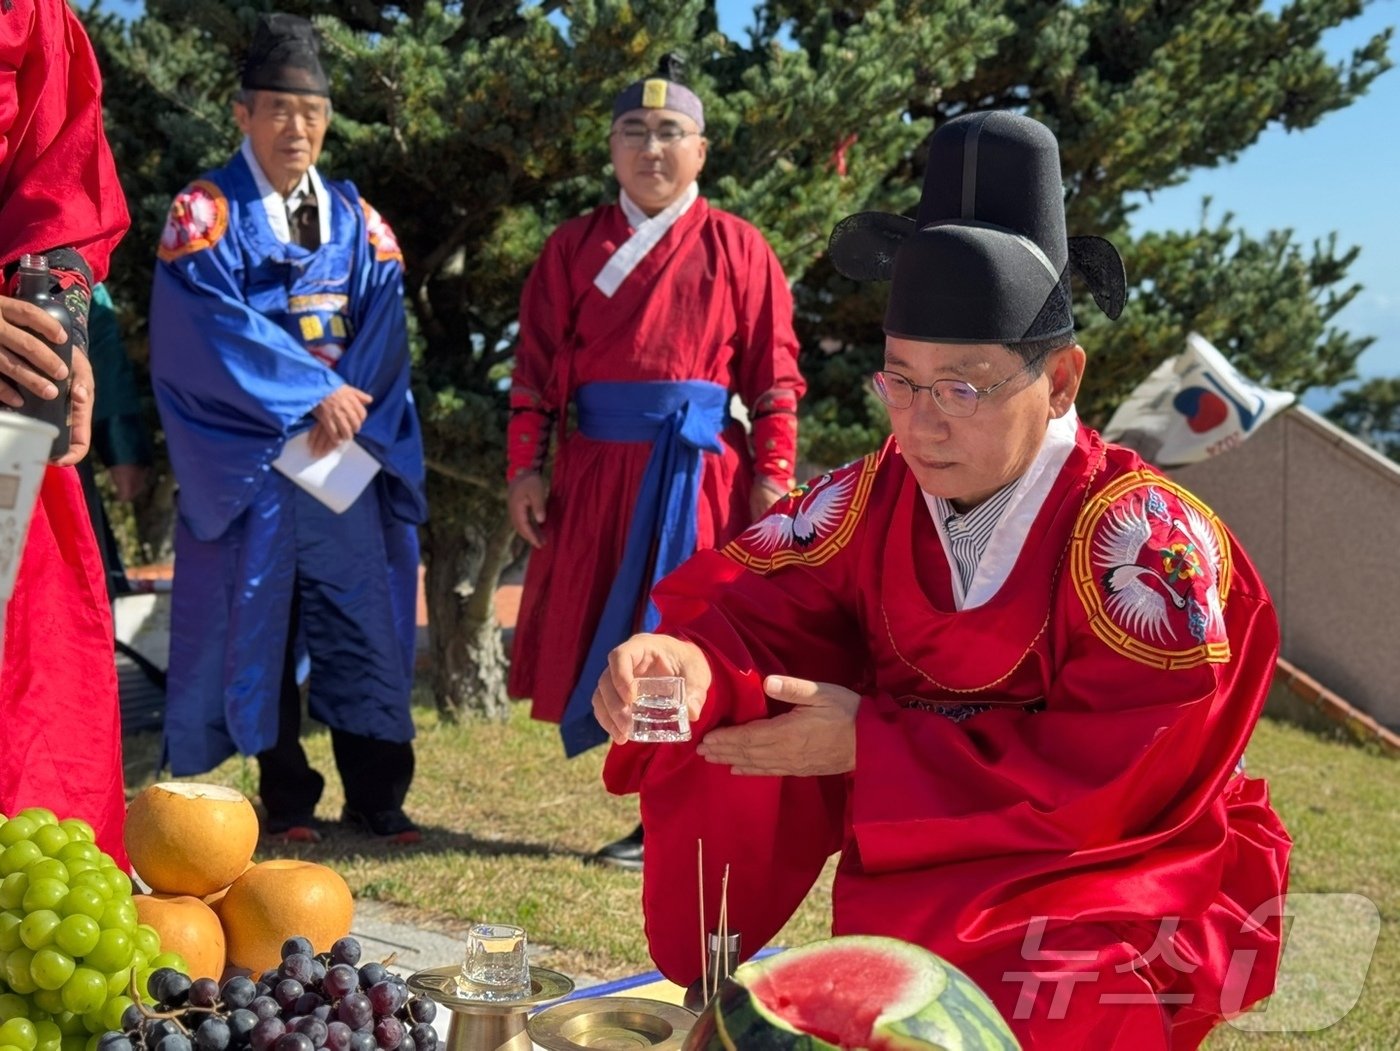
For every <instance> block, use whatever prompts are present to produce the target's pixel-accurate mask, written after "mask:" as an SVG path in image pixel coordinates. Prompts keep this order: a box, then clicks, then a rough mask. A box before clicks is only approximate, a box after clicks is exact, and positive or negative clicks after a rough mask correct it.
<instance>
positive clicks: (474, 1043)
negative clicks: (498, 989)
mask: <svg viewBox="0 0 1400 1051" xmlns="http://www.w3.org/2000/svg"><path fill="white" fill-rule="evenodd" d="M461 975H462V972H461V968H459V967H430V968H428V969H427V970H424V971H419V972H418V973H417V974H414V975H412V976H410V977H409V979H408V987H409V989H411V990H412V991H413V992H415V993H417V994H419V995H420V996H426V997H428V998H429V999H430V1000H432V1001H434V1002H435V1003H436V1004H437V1005H438V1006H439V1007H443V1008H445V1009H447V1010H448V1011H451V1012H452V1020H451V1021H450V1022H449V1023H448V1027H447V1049H446V1051H532V1045H531V1042H530V1036H529V1034H528V1033H527V1032H526V1031H525V1018H526V1015H528V1014H529V1013H530V1012H531V1011H532V1010H534V1009H535V1008H537V1007H539V1006H540V1005H541V1004H545V1003H548V1002H549V1001H550V1000H557V999H559V998H560V997H561V996H567V995H568V994H569V993H571V992H573V989H574V982H573V979H572V978H568V977H566V976H565V975H562V974H560V973H559V972H558V971H550V970H546V969H545V968H543V967H531V968H530V989H529V991H528V992H526V993H522V994H521V995H520V996H519V997H516V998H514V999H509V1000H495V999H492V1000H488V999H484V998H483V997H482V996H479V995H473V993H474V992H476V990H474V989H473V987H472V985H471V983H470V982H466V981H464V980H463V979H462V976H461ZM482 992H483V993H485V992H486V990H482Z"/></svg>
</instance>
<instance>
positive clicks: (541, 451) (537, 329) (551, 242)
mask: <svg viewBox="0 0 1400 1051" xmlns="http://www.w3.org/2000/svg"><path fill="white" fill-rule="evenodd" d="M565 255H566V252H565V248H564V243H563V238H562V237H561V236H560V234H559V232H557V231H556V232H555V233H554V234H551V235H550V237H549V239H548V240H546V241H545V243H544V248H543V250H541V252H540V258H539V259H538V260H537V261H536V262H535V265H534V268H533V269H531V271H530V276H529V277H528V278H526V280H525V288H524V290H523V291H522V292H521V294H520V339H519V342H518V343H517V344H516V347H515V368H514V369H513V370H512V372H511V376H510V408H511V413H510V421H509V423H507V425H506V481H507V482H510V481H513V480H514V479H515V478H516V476H518V475H520V474H521V473H523V472H525V471H530V470H538V469H539V468H540V467H542V466H543V464H544V460H545V457H546V455H547V454H548V452H549V432H550V428H551V425H552V424H553V423H554V421H555V420H556V419H557V417H558V413H559V405H558V403H557V401H556V399H557V398H558V390H559V383H558V380H557V377H556V376H555V369H556V367H557V366H558V365H559V364H560V361H559V358H560V355H561V354H562V353H564V351H565V350H566V348H567V344H568V341H569V340H570V339H572V338H573V333H572V331H571V326H572V317H571V314H572V304H573V290H572V289H571V288H570V286H569V269H568V265H567V259H566V258H565Z"/></svg>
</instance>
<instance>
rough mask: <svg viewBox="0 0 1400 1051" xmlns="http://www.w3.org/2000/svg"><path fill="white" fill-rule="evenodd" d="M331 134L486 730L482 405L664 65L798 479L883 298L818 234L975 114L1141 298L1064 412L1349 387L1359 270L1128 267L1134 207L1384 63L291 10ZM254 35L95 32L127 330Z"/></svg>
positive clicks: (1237, 24) (99, 21)
mask: <svg viewBox="0 0 1400 1051" xmlns="http://www.w3.org/2000/svg"><path fill="white" fill-rule="evenodd" d="M278 7H279V9H282V10H288V11H293V12H295V13H298V14H304V15H307V16H309V17H312V18H314V19H315V20H316V22H317V25H318V27H319V28H320V29H321V31H322V33H323V35H324V37H325V41H326V45H325V47H324V49H323V54H324V58H325V61H326V64H327V66H328V69H329V70H330V72H331V75H332V83H333V89H332V90H333V97H334V103H335V109H336V118H335V121H334V123H333V125H332V128H331V133H330V137H329V139H328V142H327V148H326V153H325V155H324V156H323V158H322V161H321V165H322V167H323V168H325V169H326V170H327V171H330V172H332V173H334V174H336V175H339V176H348V177H350V178H352V179H354V180H355V181H356V182H357V184H358V185H359V187H360V189H361V192H362V193H363V194H364V196H365V197H366V198H367V199H368V200H370V201H371V202H373V203H374V204H375V205H376V207H378V208H379V210H380V211H381V212H382V213H383V214H384V215H385V217H386V218H387V219H388V220H389V222H390V223H391V225H393V227H394V228H395V231H396V232H397V234H398V237H399V240H400V243H401V244H402V246H403V248H404V252H405V257H406V261H407V297H408V303H409V307H410V313H411V321H412V323H413V326H414V331H415V337H416V354H417V359H416V360H417V376H416V383H415V389H416V394H417V397H418V404H419V408H420V412H421V414H422V417H423V422H424V425H425V435H426V441H427V450H428V459H429V463H430V470H429V489H428V495H429V501H430V505H431V514H432V517H431V520H430V522H429V524H428V526H427V527H426V529H425V530H424V540H425V543H424V550H425V552H426V555H427V559H428V596H429V616H430V621H431V625H432V631H433V642H432V647H433V652H432V657H433V660H432V669H433V672H432V674H433V688H434V692H435V695H436V697H437V699H438V703H439V705H440V707H441V708H442V709H443V710H444V711H445V712H448V713H454V712H458V711H463V710H472V711H480V712H489V713H500V712H501V711H502V710H503V704H504V689H503V684H504V655H503V653H502V650H501V646H500V642H499V638H498V633H497V631H496V625H495V619H494V609H493V604H492V597H493V593H494V590H495V585H496V581H497V579H498V576H499V573H500V571H501V569H502V567H503V566H505V565H507V564H508V563H509V562H510V561H511V560H512V559H513V558H514V557H515V556H516V554H517V550H516V546H515V543H514V541H513V539H512V535H511V532H510V530H509V527H508V526H507V525H506V523H505V520H504V514H503V497H504V491H505V486H504V482H503V474H504V470H503V461H504V456H503V434H504V420H505V403H504V384H505V380H506V377H507V376H508V374H509V367H510V360H511V354H512V349H513V341H514V338H515V332H516V323H515V322H516V313H517V309H518V302H519V293H520V288H521V285H522V283H523V280H524V277H525V275H526V273H527V272H528V269H529V267H530V265H531V263H532V261H533V260H534V258H535V257H536V255H537V253H538V251H539V248H540V245H541V244H542V242H543V240H544V238H545V236H546V235H547V234H548V233H549V231H550V230H551V229H553V228H554V226H556V225H557V224H558V223H559V222H561V221H563V220H564V219H567V218H569V217H571V216H574V215H577V214H579V213H580V212H582V211H585V210H586V209H588V208H591V207H593V206H595V205H597V204H598V203H600V202H603V201H605V200H608V199H610V198H611V197H612V196H613V194H614V193H615V190H614V188H613V185H612V181H611V179H610V175H609V172H608V170H607V164H608V150H607V144H606V134H607V130H608V118H609V102H610V100H611V98H612V96H613V95H614V93H615V92H616V91H618V90H619V89H620V88H621V87H623V86H624V85H625V84H627V83H628V82H630V81H631V80H633V79H635V78H636V77H638V76H640V75H642V74H645V73H648V72H650V71H651V70H652V69H653V68H655V65H656V62H657V59H658V58H659V56H661V55H662V54H664V53H666V52H668V51H673V50H677V51H681V52H683V53H684V54H686V55H687V56H688V58H689V69H690V71H691V77H690V79H691V81H692V84H693V86H694V87H695V88H696V90H697V91H698V92H699V93H700V94H701V95H702V96H703V97H704V98H705V99H706V124H707V128H706V132H707V135H708V136H709V138H710V140H711V143H712V146H711V150H710V160H709V163H708V165H707V168H706V171H705V173H704V177H703V186H702V188H703V190H704V192H705V193H706V195H707V196H708V197H709V198H710V199H711V200H712V201H713V202H714V204H716V205H717V206H718V207H721V208H725V209H728V210H731V211H734V212H736V213H737V214H739V215H742V216H744V217H745V218H747V219H749V220H750V221H752V222H754V223H755V224H756V225H757V226H758V227H759V228H760V229H762V230H763V231H764V233H765V234H766V235H767V236H768V238H769V240H770V242H771V243H772V244H773V246H774V248H775V250H776V251H777V253H778V255H779V257H780V259H781V260H782V261H783V263H784V266H785V267H786V269H787V272H788V274H789V277H790V278H791V279H792V280H793V281H794V282H796V294H797V301H798V308H799V332H800V334H801V336H802V338H803V343H804V359H803V366H804V369H805V370H806V372H807V374H808V376H809V379H810V380H811V382H812V393H811V394H810V395H809V399H808V401H807V403H806V405H805V407H804V423H803V427H804V445H805V449H806V454H807V456H808V457H809V458H810V459H812V460H814V461H816V462H824V463H835V462H839V461H841V460H843V459H846V458H849V457H850V456H852V455H855V454H857V453H860V452H863V451H865V450H867V449H869V448H870V447H871V446H872V445H873V444H874V442H875V441H876V440H878V437H879V434H880V432H881V430H882V426H881V423H880V414H879V412H878V410H877V406H875V404H874V403H873V402H872V401H871V400H870V398H869V397H868V396H867V395H865V394H864V393H863V391H864V384H863V377H864V375H865V374H866V373H867V372H868V371H869V370H870V369H871V368H873V367H874V364H873V362H874V360H875V358H876V356H877V355H878V351H879V347H880V342H881V336H880V327H879V319H880V315H881V312H882V310H883V296H884V289H883V288H880V287H863V288H860V287H856V286H854V285H852V284H851V283H850V282H847V281H845V280H844V279H841V278H839V277H837V276H836V275H835V274H834V273H833V272H832V271H831V270H830V268H829V266H828V265H827V264H826V262H825V261H824V259H823V257H822V249H823V247H824V245H825V242H826V238H827V236H828V234H829V232H830V229H831V226H832V224H833V223H834V222H835V221H836V220H837V219H839V218H840V217H842V216H844V215H846V214H848V213H851V212H855V211H859V210H862V209H867V208H879V209H884V210H903V209H908V208H910V207H911V206H912V205H913V203H914V202H915V200H916V199H917V195H918V187H919V181H920V177H921V163H922V155H923V151H922V144H923V143H924V141H925V139H926V138H927V135H928V134H929V132H930V131H931V129H932V128H933V127H934V126H935V125H936V123H937V122H939V121H941V120H943V119H946V118H948V117H951V116H954V115H956V114H958V113H960V112H964V111H966V110H968V109H974V108H983V107H987V106H1004V107H1013V108H1016V109H1019V110H1022V111H1025V112H1028V113H1029V114H1031V115H1032V116H1035V117H1037V118H1039V119H1041V120H1044V121H1046V122H1047V123H1048V124H1049V125H1050V126H1051V127H1053V128H1054V129H1055V130H1056V132H1057V133H1058V134H1059V135H1060V138H1061V142H1062V147H1063V154H1064V167H1065V178H1066V186H1067V190H1068V198H1067V202H1068V211H1069V217H1070V228H1071V233H1083V232H1093V233H1100V234H1105V235H1108V236H1114V237H1115V239H1116V240H1117V241H1118V243H1119V244H1120V246H1121V247H1122V248H1123V249H1124V250H1125V256H1126V257H1127V262H1128V269H1129V275H1130V281H1131V282H1133V284H1134V295H1133V298H1132V302H1131V305H1130V307H1129V310H1128V312H1127V314H1126V315H1125V317H1124V319H1123V320H1122V321H1120V322H1119V323H1118V324H1117V325H1114V326H1110V325H1103V324H1100V323H1098V322H1096V321H1094V320H1093V315H1092V313H1091V312H1090V311H1085V312H1083V319H1084V322H1085V324H1084V326H1083V333H1084V341H1085V343H1086V345H1087V346H1089V347H1090V350H1091V354H1092V355H1093V364H1092V366H1091V372H1090V378H1091V383H1090V386H1089V388H1088V389H1087V390H1086V391H1085V401H1084V409H1085V412H1086V414H1087V415H1089V416H1090V418H1091V419H1092V418H1095V417H1101V416H1102V415H1103V413H1104V412H1105V411H1106V409H1107V408H1108V407H1110V406H1111V404H1112V402H1113V401H1114V399H1116V398H1117V397H1118V396H1120V395H1121V394H1122V392H1123V391H1124V390H1125V389H1126V388H1127V387H1128V386H1130V385H1131V383H1132V382H1133V381H1135V380H1136V379H1137V378H1139V377H1140V376H1141V375H1143V374H1145V373H1146V372H1147V371H1148V369H1149V368H1150V366H1151V365H1152V364H1153V363H1155V362H1156V361H1157V360H1160V359H1161V358H1163V357H1165V356H1167V355H1168V354H1170V353H1174V352H1175V351H1176V350H1177V349H1178V348H1179V346H1180V343H1181V339H1182V338H1183V337H1184V334H1185V332H1186V331H1187V330H1188V329H1189V328H1196V329H1198V330H1199V331H1201V332H1202V333H1203V334H1204V335H1206V336H1207V337H1208V338H1210V339H1211V340H1212V341H1213V342H1215V343H1216V345H1217V346H1220V347H1222V348H1223V349H1225V350H1226V351H1227V352H1229V353H1231V354H1232V355H1233V356H1234V357H1235V359H1236V360H1237V361H1238V362H1239V363H1240V364H1241V365H1242V366H1243V367H1244V368H1245V370H1246V371H1248V372H1250V373H1251V374H1253V375H1256V376H1258V377H1260V378H1266V379H1269V380H1270V381H1271V382H1274V383H1275V385H1280V386H1286V387H1289V388H1290V389H1294V390H1301V389H1304V388H1306V387H1307V386H1310V385H1315V384H1319V383H1331V382H1335V381H1336V380H1338V379H1340V378H1342V377H1344V376H1346V375H1347V374H1349V370H1350V369H1351V365H1352V362H1353V361H1354V360H1355V358H1356V356H1357V354H1359V353H1360V351H1361V350H1362V349H1363V348H1364V346H1365V345H1366V342H1367V341H1366V340H1364V339H1357V338H1353V337H1351V336H1349V335H1347V334H1346V333H1343V332H1339V331H1337V330H1335V328H1332V327H1329V324H1330V322H1331V319H1332V317H1333V315H1334V314H1335V313H1336V311H1337V310H1338V309H1340V307H1341V306H1342V305H1344V304H1345V302H1346V301H1347V299H1348V298H1349V297H1350V296H1351V295H1353V294H1354V289H1352V288H1349V287H1348V286H1347V285H1346V283H1345V274H1346V269H1347V266H1348V264H1349V263H1350V262H1351V260H1352V258H1354V252H1345V251H1344V252H1339V251H1338V249H1337V247H1336V246H1335V244H1324V245H1317V246H1314V247H1313V248H1312V250H1311V251H1310V252H1308V251H1305V250H1303V249H1301V248H1299V247H1298V246H1296V245H1295V244H1293V243H1292V239H1291V237H1290V235H1289V234H1288V233H1287V232H1278V233H1276V234H1270V235H1268V236H1266V237H1265V238H1263V239H1261V240H1256V239H1252V238H1249V237H1247V236H1245V235H1244V234H1243V233H1241V232H1239V231H1238V230H1236V229H1235V228H1234V227H1233V226H1232V225H1231V220H1230V218H1229V217H1228V216H1227V217H1224V218H1222V219H1221V220H1220V221H1219V222H1216V223H1213V224H1207V223H1206V222H1205V221H1203V223H1202V227H1201V229H1200V230H1196V231H1187V232H1183V233H1179V234H1170V235H1155V236H1150V237H1144V238H1142V239H1141V240H1140V241H1138V242H1136V243H1132V242H1130V241H1129V240H1128V239H1127V238H1126V236H1124V231H1125V229H1126V223H1127V219H1128V216H1129V214H1130V204H1129V195H1130V194H1131V193H1133V192H1135V191H1143V190H1146V191H1151V190H1155V189H1160V188H1162V187H1166V186H1171V185H1174V184H1177V183H1179V182H1181V181H1183V180H1184V179H1185V178H1186V177H1187V175H1188V174H1189V172H1190V171H1191V170H1192V169H1194V168H1198V167H1202V166H1210V165H1214V164H1219V163H1224V162H1227V161H1228V160H1230V159H1231V158H1233V157H1234V156H1236V155H1237V154H1238V153H1239V152H1240V151H1241V150H1242V149H1244V148H1245V147H1247V146H1248V145H1249V144H1250V143H1251V142H1253V141H1254V140H1255V139H1256V138H1257V137H1258V135H1259V134H1260V132H1261V131H1262V130H1264V129H1265V128H1266V127H1268V126H1270V125H1278V124H1281V125H1282V126H1284V127H1287V128H1289V129H1292V130H1301V129H1304V128H1306V127H1308V126H1310V125H1312V124H1314V123H1315V122H1316V121H1317V120H1318V119H1319V118H1320V117H1321V116H1323V115H1324V114H1325V113H1327V112H1329V111H1331V110H1334V109H1337V108H1339V107H1341V106H1345V105H1347V104H1348V103H1349V102H1351V101H1352V100H1354V99H1355V98H1356V97H1357V96H1358V95H1359V94H1361V93H1362V92H1364V91H1365V89H1366V86H1367V85H1368V84H1369V83H1370V81H1371V80H1372V79H1373V78H1374V77H1375V76H1377V75H1378V74H1379V73H1381V72H1382V71H1383V70H1384V69H1385V68H1386V67H1387V66H1388V59H1387V58H1386V45H1387V36H1381V37H1377V38H1376V39H1375V40H1373V41H1371V42H1370V43H1369V44H1368V45H1367V46H1366V47H1365V48H1363V49H1361V50H1359V51H1358V52H1357V53H1356V54H1355V55H1354V56H1353V57H1352V58H1351V59H1350V60H1349V61H1348V62H1346V63H1344V64H1342V65H1341V66H1340V67H1337V68H1334V67H1332V66H1330V65H1329V64H1328V62H1327V60H1326V58H1325V56H1324V54H1323V53H1322V51H1321V50H1320V48H1319V47H1318V40H1319V37H1320V35H1321V34H1322V32H1323V31H1324V30H1326V29H1327V28H1329V27H1331V26H1334V25H1337V24H1339V23H1341V22H1343V21H1345V20H1346V19H1348V18H1351V17H1354V16H1355V15H1356V14H1357V13H1358V12H1359V10H1360V8H1361V3H1360V0H1295V2H1293V3H1291V4H1288V5H1286V6H1284V7H1283V8H1282V9H1279V10H1276V11H1275V10H1266V9H1265V7H1264V5H1263V4H1261V3H1259V2H1257V0H1254V2H1251V0H1165V2H1164V0H1154V2H1147V0H1131V2H1123V0H1113V2H1110V0H1087V2H1085V0H1076V2H1032V0H1002V2H1000V3H997V2H990V3H982V2H973V0H943V2H938V3H929V2H923V3H920V2H912V0H873V2H869V0H859V2H850V3H846V4H842V5H831V4H828V3H824V2H823V3H816V2H769V3H764V4H760V5H759V6H758V7H757V8H756V12H755V16H756V29H755V31H754V32H753V33H752V34H751V36H750V38H749V39H748V40H746V41H738V40H731V39H728V38H726V37H725V36H724V35H723V34H721V33H720V32H719V31H718V29H717V22H716V16H715V10H714V5H713V3H707V2H703V0H678V2H673V3H659V2H658V3H650V2H642V0H637V2H635V3H627V2H618V0H579V2H573V3H563V2H558V0H545V2H544V3H518V2H505V0H475V2H468V3H446V4H444V3H440V2H422V0H408V2H401V3H396V4H378V3H372V2H369V0H350V2H337V3H329V2H324V0H323V2H307V0H287V2H285V3H280V4H278ZM256 11H257V8H255V7H254V6H251V5H247V4H242V3H237V2H234V0H200V2H195V0H149V2H148V3H147V5H146V9H145V13H144V15H143V17H142V18H140V19H139V20H137V21H136V22H135V23H133V24H132V25H130V26H123V25H122V24H121V23H120V22H119V21H118V20H116V19H115V18H113V17H112V16H109V15H103V14H101V13H100V12H95V13H91V14H90V15H89V16H88V22H89V27H90V31H91V33H92V35H93V37H94V41H95V43H96V44H97V46H98V49H99V55H100V58H101V61H102V63H103V66H104V70H105V73H106V77H107V109H108V127H109V134H110V137H111V138H112V141H113V147H114V150H115V151H116V153H117V156H118V160H119V163H120V164H121V166H122V170H123V178H124V182H125V185H126V189H127V193H128V196H129V198H130V199H131V201H132V204H133V210H134V212H135V218H136V227H135V231H134V232H133V234H132V235H131V236H130V237H129V238H128V240H127V242H126V244H125V245H124V247H123V249H122V252H121V254H120V257H119V260H118V268H117V270H116V278H115V282H116V284H117V285H118V289H119V293H123V294H124V295H125V296H126V298H127V299H128V301H129V302H131V303H141V304H144V302H145V299H146V296H145V289H146V288H147V287H149V285H148V282H149V275H150V268H151V246H152V245H154V244H155V242H156V237H157V236H158V232H159V229H160V226H161V223H162V222H163V218H164V213H165V208H166V206H167V204H168V201H169V199H170V197H171V196H172V195H173V194H174V193H175V192H176V191H177V190H178V189H179V188H180V187H181V186H182V185H183V184H184V183H185V182H187V181H188V180H190V179H191V178H193V177H195V176H196V175H197V174H198V173H199V172H200V171H201V170H203V169H204V168H206V167H209V166H212V165H215V164H219V163H222V162H223V160H224V159H225V158H226V157H227V155H228V154H229V153H230V152H231V151H232V149H233V148H234V147H235V146H236V144H237V136H236V132H235V131H234V129H233V124H232V120H231V118H230V116H229V113H228V108H229V107H228V102H229V100H230V99H231V98H232V93H233V91H234V88H235V85H236V74H235V69H236V59H237V56H238V55H239V53H240V50H241V48H242V46H243V45H244V44H245V42H246V41H247V39H248V38H249V36H250V34H251V30H252V26H253V23H254V20H255V18H256Z"/></svg>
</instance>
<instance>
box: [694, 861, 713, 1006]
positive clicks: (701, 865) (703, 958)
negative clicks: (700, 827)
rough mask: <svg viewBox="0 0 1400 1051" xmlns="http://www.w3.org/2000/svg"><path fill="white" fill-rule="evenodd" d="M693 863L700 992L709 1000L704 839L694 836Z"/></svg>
mask: <svg viewBox="0 0 1400 1051" xmlns="http://www.w3.org/2000/svg"><path fill="white" fill-rule="evenodd" d="M695 865H696V868H697V869H698V870H699V873H700V994H701V996H703V997H704V998H705V1003H709V1002H710V949H709V946H708V945H707V944H706V943H705V841H704V840H703V839H701V838H700V837H699V836H697V837H696V838H695Z"/></svg>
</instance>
